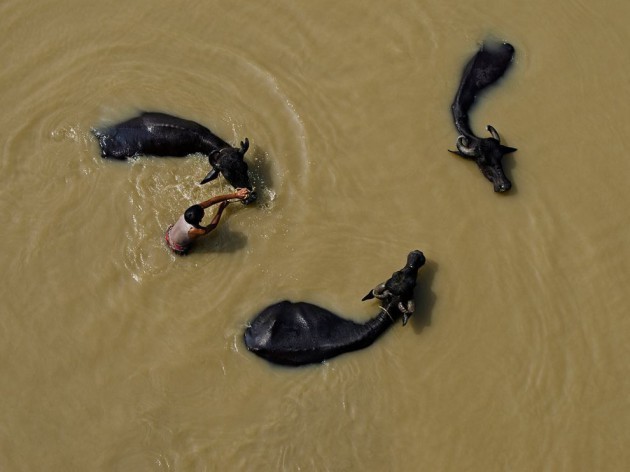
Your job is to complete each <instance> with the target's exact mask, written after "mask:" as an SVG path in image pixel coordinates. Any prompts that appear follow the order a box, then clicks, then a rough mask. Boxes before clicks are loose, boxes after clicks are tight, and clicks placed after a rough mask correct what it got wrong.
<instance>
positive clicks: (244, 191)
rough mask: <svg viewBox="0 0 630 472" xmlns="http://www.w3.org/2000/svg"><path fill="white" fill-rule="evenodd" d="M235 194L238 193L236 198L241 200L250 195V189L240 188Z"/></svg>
mask: <svg viewBox="0 0 630 472" xmlns="http://www.w3.org/2000/svg"><path fill="white" fill-rule="evenodd" d="M234 195H236V198H238V199H239V200H245V199H246V198H247V197H248V196H249V190H248V189H246V188H238V189H236V193H235V194H234Z"/></svg>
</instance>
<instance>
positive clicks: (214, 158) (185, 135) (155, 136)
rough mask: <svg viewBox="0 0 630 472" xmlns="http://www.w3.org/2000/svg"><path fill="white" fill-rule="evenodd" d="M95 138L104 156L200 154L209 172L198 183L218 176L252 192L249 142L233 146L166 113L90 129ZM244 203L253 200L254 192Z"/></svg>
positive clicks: (197, 124) (196, 126) (146, 114)
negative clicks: (207, 163)
mask: <svg viewBox="0 0 630 472" xmlns="http://www.w3.org/2000/svg"><path fill="white" fill-rule="evenodd" d="M92 131H93V133H94V135H95V136H96V137H97V138H98V143H99V145H100V147H101V155H102V156H103V157H111V158H114V159H126V158H128V157H133V156H139V155H144V154H148V155H154V156H174V157H183V156H187V155H189V154H194V153H202V154H205V155H207V156H208V161H209V162H210V165H211V166H212V169H211V170H210V172H209V173H208V175H206V177H205V178H204V179H203V180H202V181H201V183H202V184H204V183H206V182H209V181H211V180H214V179H216V178H217V177H218V175H219V173H221V174H223V177H225V180H227V181H228V183H229V184H230V185H232V186H233V187H235V188H247V189H249V190H253V187H252V184H251V182H250V179H249V174H248V167H247V163H246V162H245V159H244V157H245V152H247V149H248V148H249V140H248V139H247V138H245V140H244V141H242V142H241V144H240V147H238V148H236V147H232V146H230V145H229V144H228V143H226V142H225V141H223V140H222V139H221V138H219V137H218V136H216V135H215V134H214V133H213V132H212V131H210V130H209V129H208V128H206V127H205V126H202V125H200V124H199V123H196V122H194V121H190V120H185V119H183V118H178V117H176V116H171V115H167V114H165V113H155V112H145V113H142V114H141V115H140V116H137V117H135V118H131V119H130V120H127V121H124V122H122V123H118V124H116V125H113V126H110V127H108V128H103V129H94V130H92ZM250 195H251V196H250V197H249V198H248V199H247V201H245V202H244V203H250V202H252V201H254V200H255V199H256V194H255V192H253V191H252V192H250Z"/></svg>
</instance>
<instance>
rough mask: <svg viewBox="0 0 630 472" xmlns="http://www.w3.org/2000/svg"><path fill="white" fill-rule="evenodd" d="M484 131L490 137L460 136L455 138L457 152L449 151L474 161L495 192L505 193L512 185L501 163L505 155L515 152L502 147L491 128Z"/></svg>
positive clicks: (495, 132)
mask: <svg viewBox="0 0 630 472" xmlns="http://www.w3.org/2000/svg"><path fill="white" fill-rule="evenodd" d="M486 129H487V130H488V131H489V132H490V134H491V136H492V137H490V138H478V137H477V136H474V135H469V136H464V135H462V136H460V137H459V138H457V151H450V150H449V151H450V152H452V153H453V154H457V155H458V156H461V157H464V158H466V159H471V160H473V161H475V162H476V163H477V165H478V166H479V169H481V173H482V174H483V175H484V176H485V177H486V179H488V180H489V181H490V182H492V185H494V191H495V192H507V191H508V190H510V188H511V187H512V183H511V182H510V181H509V179H508V178H507V177H506V176H505V173H504V172H503V164H502V162H501V161H502V160H503V156H504V155H505V154H509V153H511V152H514V151H516V148H513V147H509V146H504V145H502V144H501V138H500V136H499V133H497V130H496V129H494V128H493V127H492V126H490V125H488V126H487V127H486Z"/></svg>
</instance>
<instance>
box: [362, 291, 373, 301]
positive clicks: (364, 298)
mask: <svg viewBox="0 0 630 472" xmlns="http://www.w3.org/2000/svg"><path fill="white" fill-rule="evenodd" d="M372 298H374V290H370V291H369V292H368V294H367V295H366V296H365V297H363V298H362V299H361V301H362V302H364V301H365V300H371V299H372Z"/></svg>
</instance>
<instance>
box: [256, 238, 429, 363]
mask: <svg viewBox="0 0 630 472" xmlns="http://www.w3.org/2000/svg"><path fill="white" fill-rule="evenodd" d="M424 263H425V258H424V254H422V252H420V251H417V250H416V251H412V252H410V253H409V255H408V256H407V264H405V266H404V267H403V268H402V269H401V270H399V271H397V272H394V273H393V274H392V276H391V277H390V278H389V279H388V280H387V281H386V282H383V283H382V284H379V285H377V286H376V287H375V288H374V289H373V290H371V291H370V292H369V293H368V294H367V295H366V296H365V297H363V300H368V299H372V298H377V299H379V300H380V302H381V307H380V308H381V309H380V312H379V313H378V315H376V316H375V317H374V318H372V319H370V320H368V321H367V322H365V323H356V322H354V321H351V320H348V319H345V318H341V317H340V316H338V315H336V314H334V313H332V312H330V311H328V310H326V309H324V308H321V307H319V306H317V305H313V304H311V303H305V302H297V303H293V302H290V301H287V300H285V301H282V302H279V303H275V304H273V305H270V306H268V307H267V308H265V309H264V310H262V311H261V312H260V313H259V314H258V315H256V317H255V318H254V319H253V320H252V322H251V324H250V325H249V326H248V327H247V329H246V330H245V335H244V338H245V345H246V346H247V349H249V350H250V351H252V352H253V353H254V354H256V355H258V356H260V357H262V358H264V359H266V360H268V361H270V362H272V363H275V364H281V365H287V366H299V365H304V364H313V363H318V362H322V361H325V360H327V359H330V358H332V357H335V356H338V355H340V354H343V353H346V352H350V351H356V350H358V349H363V348H365V347H367V346H369V345H370V344H372V343H373V342H374V341H375V340H376V339H378V338H379V337H380V336H381V335H382V334H383V333H384V332H385V331H386V330H387V329H388V328H389V327H390V326H392V325H393V324H394V322H395V320H397V319H399V318H402V324H403V326H404V325H405V324H407V320H408V319H409V317H410V316H411V314H412V313H413V311H414V309H415V304H414V301H413V296H414V295H413V292H414V289H415V287H416V278H417V276H418V269H420V267H422V266H423V265H424Z"/></svg>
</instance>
